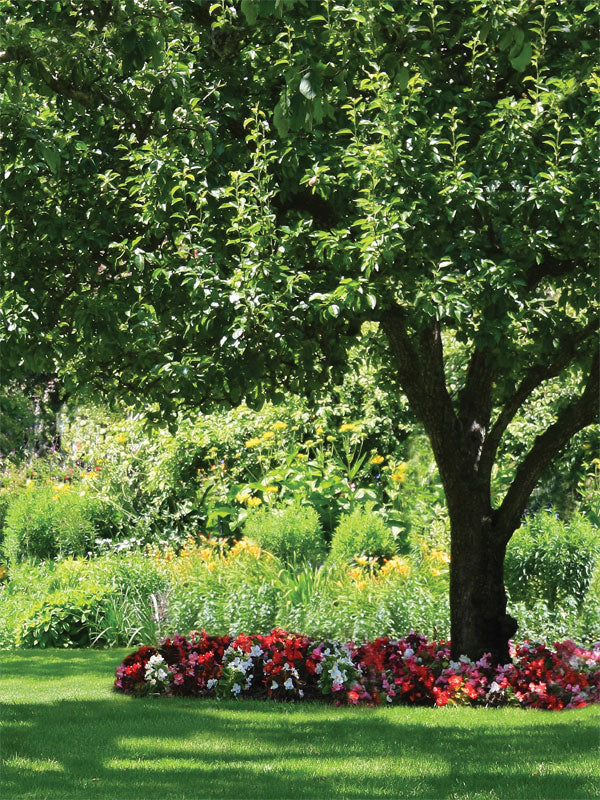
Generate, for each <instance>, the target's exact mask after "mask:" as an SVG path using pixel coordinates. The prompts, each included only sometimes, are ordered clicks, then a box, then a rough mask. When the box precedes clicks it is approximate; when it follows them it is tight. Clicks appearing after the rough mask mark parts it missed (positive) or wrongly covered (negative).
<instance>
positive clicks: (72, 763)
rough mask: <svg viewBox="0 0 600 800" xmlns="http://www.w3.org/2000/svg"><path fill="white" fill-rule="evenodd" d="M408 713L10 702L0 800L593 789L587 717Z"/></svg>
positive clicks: (592, 736)
mask: <svg viewBox="0 0 600 800" xmlns="http://www.w3.org/2000/svg"><path fill="white" fill-rule="evenodd" d="M410 711H411V712H413V713H410V714H408V715H403V716H398V715H395V716H393V714H394V712H393V711H390V709H359V710H355V709H348V708H341V709H337V710H335V711H334V712H333V714H332V709H331V708H328V707H324V706H321V705H319V704H314V705H311V706H310V707H305V706H303V707H302V709H300V708H298V707H297V706H296V707H295V706H289V705H288V706H285V705H278V704H277V705H276V704H267V703H260V702H247V703H244V702H240V703H232V702H227V703H221V704H219V703H217V702H215V701H198V700H189V699H179V698H161V699H156V698H144V699H134V698H128V697H123V696H120V695H114V696H109V697H108V698H106V699H105V700H93V701H86V702H81V701H75V700H64V701H58V702H55V703H47V704H43V705H40V704H36V703H35V701H34V700H32V702H29V703H13V704H11V705H9V706H7V707H6V708H5V712H4V713H3V723H2V728H3V735H2V739H1V752H2V756H3V758H4V760H5V763H4V765H3V768H2V784H3V788H2V797H3V798H6V800H14V799H16V798H25V797H45V798H61V800H67V798H82V800H83V798H88V797H89V798H106V800H108V799H109V798H125V797H144V798H200V797H210V798H217V797H218V798H241V797H244V798H254V797H260V798H263V797H277V798H285V797H294V798H321V797H322V798H329V797H331V798H333V797H346V798H359V797H372V798H379V797H381V798H385V797H388V798H400V797H425V798H467V797H468V798H473V799H474V798H487V799H488V800H493V799H494V798H512V800H520V798H527V800H536V799H539V800H549V799H550V798H567V797H568V798H588V797H592V796H593V792H594V781H593V778H594V776H593V775H592V774H591V771H592V768H591V767H590V766H589V764H591V763H593V761H594V758H595V753H596V752H597V744H598V727H597V724H596V723H597V719H593V718H591V717H590V716H589V715H586V716H585V717H580V718H578V719H577V720H576V724H573V723H574V722H575V718H574V717H571V716H570V717H569V718H567V719H565V721H564V722H563V721H554V720H552V722H551V724H547V723H546V724H544V723H543V722H542V721H541V720H540V721H537V720H536V718H533V719H532V718H527V719H526V718H525V717H524V720H523V725H520V724H519V725H515V724H506V723H503V724H502V723H500V724H498V725H496V724H494V722H493V719H494V718H493V714H494V713H498V712H488V715H487V717H483V716H482V717H480V718H479V719H478V718H477V716H476V715H472V717H471V719H472V721H473V725H472V727H471V726H470V725H469V722H468V720H467V722H465V716H464V714H463V713H462V711H461V710H454V711H451V712H450V713H449V714H445V713H444V712H443V711H442V712H440V711H436V710H428V709H410ZM436 715H437V716H436ZM454 715H455V716H454ZM487 721H489V722H487ZM492 725H493V727H492ZM45 765H46V766H45ZM576 765H580V767H581V768H579V767H577V766H576ZM583 765H586V766H585V768H584V766H583ZM596 777H597V776H596ZM42 787H43V788H42Z"/></svg>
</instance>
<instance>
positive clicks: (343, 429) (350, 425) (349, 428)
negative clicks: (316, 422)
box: [338, 422, 356, 433]
mask: <svg viewBox="0 0 600 800" xmlns="http://www.w3.org/2000/svg"><path fill="white" fill-rule="evenodd" d="M355 430H356V425H355V424H354V423H353V422H344V424H343V425H340V427H339V428H338V431H339V432H340V433H346V432H347V431H355Z"/></svg>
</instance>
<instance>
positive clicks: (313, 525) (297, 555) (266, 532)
mask: <svg viewBox="0 0 600 800" xmlns="http://www.w3.org/2000/svg"><path fill="white" fill-rule="evenodd" d="M244 534H245V535H246V537H247V538H248V539H252V541H254V542H256V544H258V545H259V546H260V547H262V548H263V549H264V550H267V551H268V552H269V553H272V554H273V555H274V556H277V558H280V559H281V560H282V561H283V562H285V563H286V564H295V563H300V562H308V563H311V564H318V563H320V562H321V561H322V560H323V558H324V557H325V538H324V536H323V529H322V527H321V523H320V521H319V515H318V514H317V512H316V511H315V510H314V508H312V506H304V505H300V503H294V504H293V505H290V506H286V507H284V508H276V509H264V510H263V509H260V510H258V511H255V512H254V513H253V514H251V515H250V516H249V517H248V519H247V520H246V524H245V526H244Z"/></svg>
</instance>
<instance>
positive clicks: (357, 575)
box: [348, 567, 363, 581]
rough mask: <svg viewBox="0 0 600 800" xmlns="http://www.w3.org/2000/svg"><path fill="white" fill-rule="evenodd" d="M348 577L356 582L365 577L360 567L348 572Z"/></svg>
mask: <svg viewBox="0 0 600 800" xmlns="http://www.w3.org/2000/svg"><path fill="white" fill-rule="evenodd" d="M348 577H350V578H352V580H354V581H359V580H360V579H361V578H362V577H363V571H362V569H361V568H360V567H352V569H349V570H348Z"/></svg>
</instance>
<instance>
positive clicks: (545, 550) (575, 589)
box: [505, 511, 600, 609]
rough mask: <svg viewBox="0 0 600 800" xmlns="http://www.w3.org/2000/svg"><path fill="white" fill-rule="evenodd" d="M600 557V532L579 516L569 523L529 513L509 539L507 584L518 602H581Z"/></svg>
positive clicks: (553, 605)
mask: <svg viewBox="0 0 600 800" xmlns="http://www.w3.org/2000/svg"><path fill="white" fill-rule="evenodd" d="M599 559H600V532H599V531H598V529H597V528H594V527H593V526H592V525H591V524H590V523H589V522H588V521H587V520H586V519H585V518H583V517H581V516H575V517H573V519H572V520H571V521H570V523H569V524H568V525H565V524H564V523H563V522H562V521H561V520H560V519H558V518H557V517H556V515H555V514H553V513H552V512H549V511H545V512H540V513H539V514H536V515H535V516H534V517H531V518H529V519H528V520H527V521H526V523H525V524H524V525H523V526H522V527H521V528H520V529H519V530H518V531H517V533H516V534H515V536H514V537H513V539H512V540H511V542H510V543H509V546H508V549H507V553H506V562H505V571H506V583H507V587H508V589H509V592H510V595H511V597H512V598H513V599H514V600H515V601H519V600H529V601H530V602H531V601H534V600H536V599H541V600H544V601H546V602H547V603H548V604H549V606H550V608H552V609H556V608H557V607H560V606H562V605H565V604H568V603H569V601H570V600H571V601H573V602H574V603H575V604H581V603H582V602H583V599H584V597H585V596H586V594H587V592H588V589H589V586H590V582H591V580H592V576H593V574H594V570H595V569H596V567H597V565H598V563H599Z"/></svg>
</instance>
